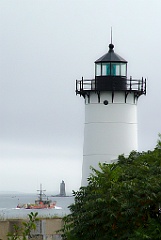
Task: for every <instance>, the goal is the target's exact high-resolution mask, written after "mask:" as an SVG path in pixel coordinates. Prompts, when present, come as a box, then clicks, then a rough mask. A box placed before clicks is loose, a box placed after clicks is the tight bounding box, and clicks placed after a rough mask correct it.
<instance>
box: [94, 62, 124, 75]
mask: <svg viewBox="0 0 161 240" xmlns="http://www.w3.org/2000/svg"><path fill="white" fill-rule="evenodd" d="M126 72H127V65H126V63H114V62H112V63H99V64H96V76H110V75H111V76H123V77H126Z"/></svg>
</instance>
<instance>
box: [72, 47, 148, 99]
mask: <svg viewBox="0 0 161 240" xmlns="http://www.w3.org/2000/svg"><path fill="white" fill-rule="evenodd" d="M105 91H110V92H112V96H114V93H115V92H118V91H121V92H125V101H126V97H127V95H128V93H131V92H133V93H134V99H135V98H138V97H139V96H140V95H142V94H146V79H145V80H143V78H142V79H141V80H136V79H132V77H130V79H128V78H127V61H126V60H125V59H123V58H122V57H120V56H119V55H118V54H116V53H115V52H114V45H113V44H112V43H110V44H109V51H108V52H107V53H106V54H105V55H103V56H102V57H100V58H99V59H98V60H96V61H95V79H91V80H85V79H83V77H82V80H76V94H80V96H83V97H85V96H88V97H89V98H90V93H91V92H95V93H97V94H98V99H100V95H101V92H105ZM112 101H113V100H112Z"/></svg>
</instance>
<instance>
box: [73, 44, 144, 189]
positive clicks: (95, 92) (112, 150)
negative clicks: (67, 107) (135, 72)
mask: <svg viewBox="0 0 161 240" xmlns="http://www.w3.org/2000/svg"><path fill="white" fill-rule="evenodd" d="M76 94H79V95H80V96H83V97H84V99H85V125H84V147H83V167H82V186H85V185H87V178H88V177H89V175H90V173H91V169H90V166H92V167H94V168H96V169H98V168H99V167H98V163H99V162H101V163H112V162H113V161H115V160H117V158H118V155H120V154H123V153H124V154H125V155H128V154H129V153H130V152H131V151H132V150H137V102H138V98H139V96H141V95H142V94H146V79H145V80H144V79H143V78H142V79H141V80H136V79H132V77H130V79H128V78H127V61H126V60H125V59H123V58H122V57H120V56H119V55H118V54H116V53H115V52H114V45H113V44H112V43H111V44H109V51H108V52H107V53H106V54H105V55H103V56H102V57H101V58H99V59H98V60H97V61H95V78H94V79H90V80H85V79H83V78H82V80H76Z"/></svg>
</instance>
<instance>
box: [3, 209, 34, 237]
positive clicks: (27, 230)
mask: <svg viewBox="0 0 161 240" xmlns="http://www.w3.org/2000/svg"><path fill="white" fill-rule="evenodd" d="M37 215H38V213H37V212H36V213H33V212H31V213H30V214H28V217H29V221H28V222H24V223H23V227H19V226H17V225H14V233H8V235H7V236H8V240H18V239H23V240H27V239H31V238H32V234H31V231H32V230H36V224H35V222H36V221H38V218H37ZM20 235H21V236H20Z"/></svg>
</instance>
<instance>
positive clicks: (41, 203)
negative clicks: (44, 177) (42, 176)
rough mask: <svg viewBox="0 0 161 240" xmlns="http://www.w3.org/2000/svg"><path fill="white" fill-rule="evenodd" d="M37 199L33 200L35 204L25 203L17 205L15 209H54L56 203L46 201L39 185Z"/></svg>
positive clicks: (46, 198)
mask: <svg viewBox="0 0 161 240" xmlns="http://www.w3.org/2000/svg"><path fill="white" fill-rule="evenodd" d="M37 191H39V194H38V199H36V200H35V203H26V204H18V205H17V208H24V209H46V208H48V209H51V208H55V205H56V202H52V201H51V200H49V199H48V197H47V196H46V195H45V194H44V191H46V190H42V184H40V189H39V190H37Z"/></svg>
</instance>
